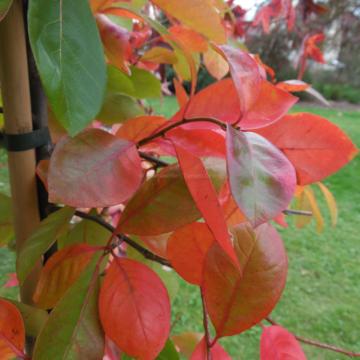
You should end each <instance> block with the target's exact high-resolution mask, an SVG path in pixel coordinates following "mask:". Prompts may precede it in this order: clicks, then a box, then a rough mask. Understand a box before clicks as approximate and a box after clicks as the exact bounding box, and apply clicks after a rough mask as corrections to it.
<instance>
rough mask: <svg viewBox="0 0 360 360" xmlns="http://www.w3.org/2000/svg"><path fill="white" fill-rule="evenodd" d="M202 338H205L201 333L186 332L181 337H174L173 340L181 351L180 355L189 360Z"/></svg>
mask: <svg viewBox="0 0 360 360" xmlns="http://www.w3.org/2000/svg"><path fill="white" fill-rule="evenodd" d="M202 337H203V336H202V334H201V333H195V332H184V333H181V334H179V335H173V336H172V337H171V340H172V341H173V342H174V344H175V345H176V347H177V348H178V349H179V352H180V354H181V355H184V356H185V357H186V358H189V357H190V356H191V354H192V353H193V352H194V350H195V348H196V345H197V344H198V343H199V341H200V340H201V339H202Z"/></svg>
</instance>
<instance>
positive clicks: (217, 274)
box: [203, 224, 287, 338]
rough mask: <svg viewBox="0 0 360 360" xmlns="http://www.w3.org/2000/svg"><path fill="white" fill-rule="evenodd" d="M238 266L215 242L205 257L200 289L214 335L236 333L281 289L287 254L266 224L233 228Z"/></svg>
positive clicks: (263, 311) (270, 305)
mask: <svg viewBox="0 0 360 360" xmlns="http://www.w3.org/2000/svg"><path fill="white" fill-rule="evenodd" d="M232 233H233V241H234V247H235V251H236V254H237V257H238V261H239V264H240V269H238V268H237V267H236V266H234V265H233V263H232V261H230V259H229V257H228V256H227V255H226V254H225V253H224V252H223V251H222V250H221V248H220V247H219V246H218V245H217V244H214V245H213V246H212V248H211V249H210V250H209V252H208V255H207V257H206V260H205V268H204V280H203V291H204V297H205V301H206V306H207V310H208V313H209V315H210V318H211V321H212V323H213V324H214V327H215V329H216V334H217V338H219V337H222V336H230V335H235V334H239V333H241V332H243V331H245V330H247V329H249V328H250V327H252V326H253V325H255V324H257V323H258V322H259V321H261V320H262V319H263V318H264V317H266V316H267V315H268V314H269V313H270V312H271V311H272V309H273V308H274V306H275V305H276V303H277V302H278V300H279V298H280V295H281V293H282V291H283V289H284V286H285V281H286V273H287V257H286V253H285V249H284V245H283V243H282V240H281V238H280V236H279V234H278V233H277V232H276V230H275V229H274V228H273V227H272V226H271V225H269V224H263V225H260V226H259V227H258V228H256V229H255V230H253V229H252V227H251V226H250V225H249V224H241V225H238V226H236V227H234V228H233V230H232Z"/></svg>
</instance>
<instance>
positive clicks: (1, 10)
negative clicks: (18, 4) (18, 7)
mask: <svg viewBox="0 0 360 360" xmlns="http://www.w3.org/2000/svg"><path fill="white" fill-rule="evenodd" d="M11 4H12V0H0V21H1V20H2V19H3V18H4V17H5V16H6V14H7V12H8V10H9V9H10V5H11Z"/></svg>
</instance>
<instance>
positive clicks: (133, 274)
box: [99, 258, 170, 360]
mask: <svg viewBox="0 0 360 360" xmlns="http://www.w3.org/2000/svg"><path fill="white" fill-rule="evenodd" d="M99 311H100V319H101V323H102V325H103V327H104V330H105V333H106V335H107V336H108V337H109V338H110V339H111V340H112V341H114V343H115V344H116V345H117V346H118V347H119V348H120V349H121V350H122V351H124V352H125V353H126V354H128V355H130V356H134V357H136V358H137V359H140V360H152V359H154V358H156V356H157V355H158V354H159V353H160V351H161V350H162V348H163V347H164V345H165V343H166V340H167V338H168V336H169V332H170V301H169V296H168V294H167V291H166V288H165V286H164V285H163V283H162V282H161V280H160V279H159V277H158V276H157V275H156V274H155V273H154V272H153V271H152V270H150V269H149V268H148V267H147V266H145V265H143V264H141V263H138V262H136V261H134V260H129V259H124V258H123V259H120V258H114V260H113V262H112V263H111V265H110V267H109V269H108V270H107V272H106V275H105V278H104V282H103V284H102V287H101V291H100V298H99Z"/></svg>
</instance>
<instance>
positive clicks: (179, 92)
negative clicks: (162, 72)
mask: <svg viewBox="0 0 360 360" xmlns="http://www.w3.org/2000/svg"><path fill="white" fill-rule="evenodd" d="M174 87H175V94H176V99H177V102H178V104H179V106H180V107H183V106H185V105H186V104H187V102H188V101H189V96H188V94H187V92H186V91H185V89H184V87H183V86H182V85H181V83H180V81H179V80H177V79H176V78H174Z"/></svg>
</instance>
